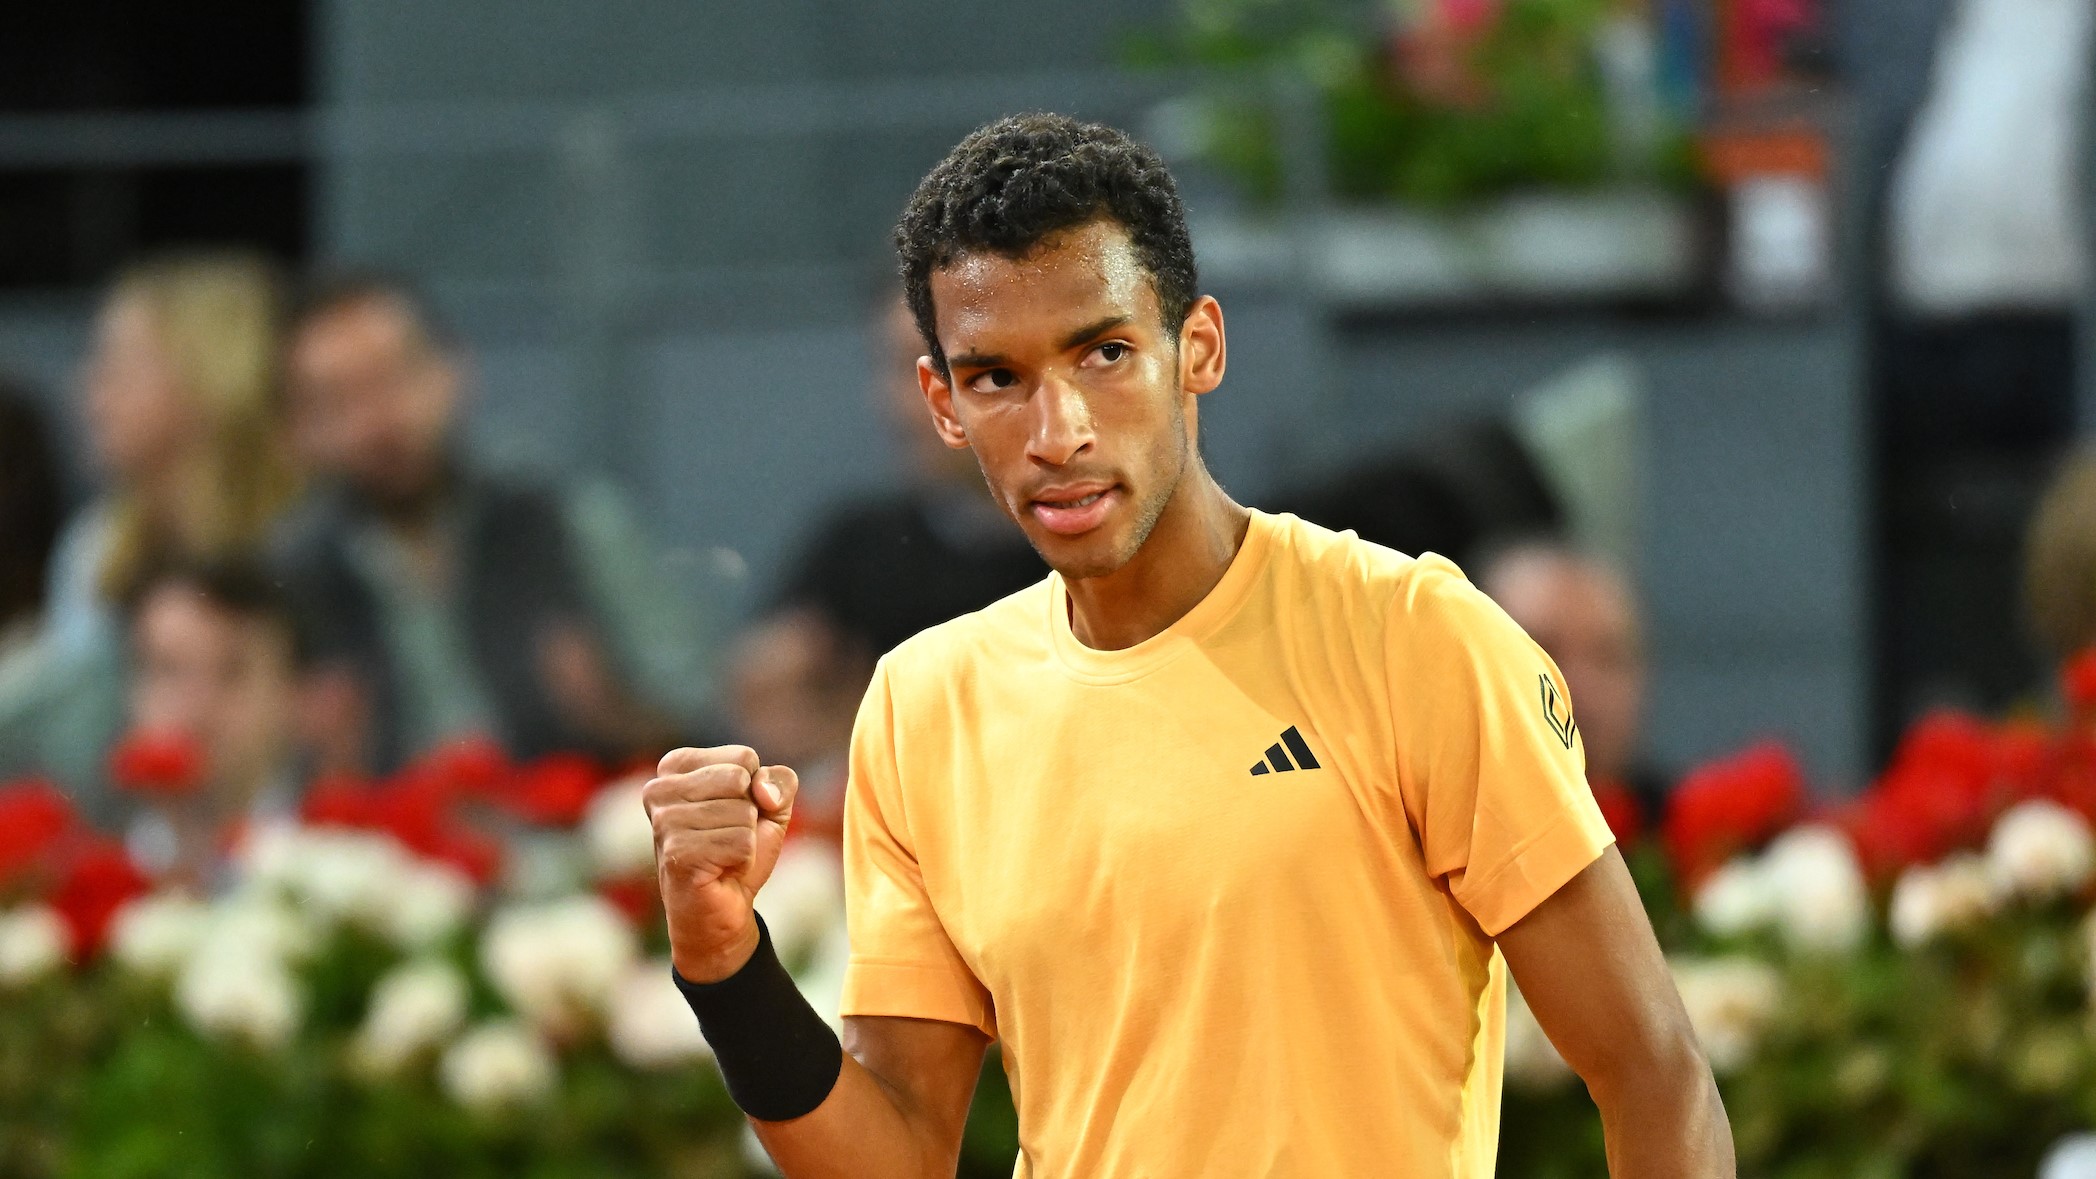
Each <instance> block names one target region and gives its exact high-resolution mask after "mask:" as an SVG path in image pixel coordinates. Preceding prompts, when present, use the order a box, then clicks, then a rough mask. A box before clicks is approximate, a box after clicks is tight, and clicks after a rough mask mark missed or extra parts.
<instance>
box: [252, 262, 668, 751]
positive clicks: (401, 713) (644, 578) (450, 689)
mask: <svg viewBox="0 0 2096 1179" xmlns="http://www.w3.org/2000/svg"><path fill="white" fill-rule="evenodd" d="M289 378H290V394H291V406H292V420H293V428H294V438H295V442H296V445H297V449H298V452H299V454H300V456H301V457H302V458H303V459H304V460H305V462H306V463H307V464H308V465H309V467H310V469H311V472H312V473H313V474H314V475H315V477H316V481H317V482H318V483H319V484H320V485H319V486H317V487H316V488H315V490H314V493H313V495H312V496H311V497H310V498H309V500H308V502H307V503H306V504H304V505H303V506H302V509H301V510H300V512H299V513H298V514H297V517H296V519H295V520H293V521H292V522H291V524H290V526H289V527H287V529H286V530H285V534H284V536H283V538H282V543H281V545H280V546H279V556H280V558H281V562H282V567H283V569H284V571H285V573H286V576H287V578H288V579H289V582H290V585H291V586H292V588H293V591H294V600H295V604H296V606H297V608H298V610H299V612H300V615H301V619H302V621H303V622H304V623H305V624H306V625H307V626H308V628H309V629H310V631H311V633H312V636H313V641H314V644H315V652H314V654H315V658H316V660H318V661H319V665H320V669H321V687H320V689H319V690H320V692H321V694H322V696H323V698H325V699H330V700H332V701H333V706H332V708H331V709H326V710H324V711H330V712H331V713H332V718H331V720H330V721H329V723H328V724H327V725H326V726H325V728H326V730H327V731H326V733H325V734H324V735H323V736H322V749H321V757H322V761H323V764H324V765H326V766H327V767H328V768H351V767H356V768H364V769H374V770H390V769H393V768H395V767H397V766H399V765H400V764H401V763H402V762H403V761H405V760H407V759H409V758H411V757H413V756H415V755H416V754H419V753H422V752H425V751H427V750H430V749H432V748H435V747H437V746H438V745H440V744H443V743H445V742H446V741H448V740H451V739H454V738H457V737H461V736H464V735H469V734H486V735H488V736H492V737H494V738H495V739H496V740H497V741H499V742H501V743H502V744H503V745H504V746H506V747H507V748H508V749H509V750H510V751H511V752H512V753H514V754H516V755H519V756H524V757H535V756H538V755H541V754H544V753H548V752H553V751H556V750H573V751H586V752H591V753H595V754H599V755H603V756H607V757H626V756H630V755H634V754H639V753H645V752H649V751H659V750H660V749H661V748H662V747H664V746H665V745H668V744H670V743H672V742H674V741H675V740H676V738H677V737H678V735H679V733H680V732H681V730H682V728H683V726H684V725H685V724H686V723H687V722H688V719H689V717H690V716H691V715H692V714H693V713H694V712H696V710H697V705H698V703H699V700H698V697H699V695H700V694H701V693H702V691H703V687H702V685H703V680H702V668H701V667H700V659H699V654H698V651H697V640H696V633H695V631H696V627H695V619H693V618H692V617H691V616H690V614H689V612H688V611H686V610H684V609H682V608H681V606H680V604H679V600H678V598H677V597H676V596H675V595H674V594H673V593H671V592H669V587H667V586H666V585H664V584H662V580H661V579H660V578H659V577H657V576H656V575H655V573H656V570H655V567H654V556H653V552H652V549H651V547H650V546H649V544H648V542H647V540H646V538H645V537H644V536H642V534H641V532H640V530H639V528H638V527H637V526H636V525H635V524H634V522H633V520H632V518H631V515H630V513H629V512H628V511H627V510H626V508H625V505H624V504H623V502H622V501H620V500H619V499H618V498H617V497H616V496H613V495H611V494H610V493H609V492H608V491H607V490H606V489H603V488H601V487H587V488H568V487H558V486H554V485H552V484H550V483H547V482H544V481H541V480H537V479H532V478H527V477H524V476H521V475H516V474H511V473H500V472H495V471H491V470H486V469H483V468H482V467H481V466H479V465H477V464H476V463H475V462H474V461H472V460H471V459H470V458H468V457H467V456H466V454H465V453H464V450H463V447H462V446H461V443H460V439H459V429H460V420H461V417H462V411H463V409H464V407H465V401H466V394H467V381H466V364H465V359H464V356H463V354H462V350H461V347H460V345H459V343H458V342H457V340H456V339H455V338H454V337H453V336H452V335H451V333H450V332H449V331H448V330H447V329H446V327H445V325H444V324H443V323H442V322H441V321H440V320H439V319H438V318H437V317H436V316H435V315H434V314H433V313H432V310H431V309H430V307H429V306H428V304H427V303H426V302H424V300H423V299H422V298H421V296H420V295H419V294H418V293H417V292H415V291H414V290H413V289H412V288H411V287H409V286H407V285H404V284H403V283H401V282H399V281H396V280H392V279H387V278H381V277H374V276H357V275H352V276H344V277H339V278H336V279H333V280H331V281H328V282H326V283H324V284H321V285H319V286H317V287H315V288H314V289H313V290H312V291H311V292H310V293H309V294H308V296H307V298H306V299H305V300H304V302H303V303H302V305H301V307H300V309H299V312H298V314H297V316H296V321H295V324H294V333H293V339H292V344H291V351H290V373H289Z"/></svg>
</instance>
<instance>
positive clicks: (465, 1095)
mask: <svg viewBox="0 0 2096 1179" xmlns="http://www.w3.org/2000/svg"><path fill="white" fill-rule="evenodd" d="M437 1075H438V1078H439V1079H440V1080H442V1081H443V1083H444V1091H445V1092H446V1093H448V1094H450V1095H451V1099H452V1100H453V1101H456V1102H458V1103H459V1104H460V1105H463V1106H465V1107H466V1108H468V1109H471V1110H476V1111H480V1112H491V1111H493V1110H497V1109H501V1108H503V1107H505V1106H512V1105H522V1104H525V1103H527V1102H530V1101H535V1100H538V1099H539V1098H542V1097H545V1096H546V1095H547V1094H549V1093H551V1092H552V1091H553V1087H554V1085H555V1084H556V1083H557V1082H558V1080H559V1073H558V1069H557V1066H556V1065H555V1063H554V1060H553V1053H552V1052H551V1051H549V1050H548V1049H547V1047H546V1043H545V1041H544V1040H541V1039H540V1038H539V1036H538V1033H536V1032H534V1031H532V1030H531V1029H530V1028H528V1027H526V1026H524V1025H523V1024H521V1023H518V1022H517V1021H515V1020H493V1021H490V1022H488V1023H484V1024H481V1025H480V1026H479V1027H477V1028H474V1029H473V1030H472V1031H470V1032H467V1033H466V1034H465V1035H464V1036H461V1037H460V1038H459V1040H458V1042H457V1043H455V1044H453V1045H452V1046H451V1048H450V1049H449V1050H448V1051H446V1052H445V1053H444V1059H443V1062H442V1063H441V1064H440V1065H439V1066H438V1070H437Z"/></svg>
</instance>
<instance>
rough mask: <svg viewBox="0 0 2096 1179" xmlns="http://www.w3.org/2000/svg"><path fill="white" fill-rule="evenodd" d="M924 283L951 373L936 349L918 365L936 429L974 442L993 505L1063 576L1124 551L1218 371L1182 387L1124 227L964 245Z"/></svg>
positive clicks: (1181, 466) (1142, 531)
mask: <svg viewBox="0 0 2096 1179" xmlns="http://www.w3.org/2000/svg"><path fill="white" fill-rule="evenodd" d="M931 291H932V304H933V306H934V308H935V309H936V313H937V324H938V333H939V343H940V345H941V346H942V347H943V348H944V350H945V353H946V356H947V358H948V363H949V366H950V371H951V379H950V380H948V379H942V378H941V377H940V376H939V374H938V372H937V371H936V370H935V369H933V368H932V366H931V364H930V362H929V361H928V360H927V361H924V362H921V363H920V364H919V366H918V379H919V382H920V384H921V385H922V387H923V389H924V392H925V395H926V397H927V398H928V399H929V400H930V402H931V406H932V413H933V418H934V420H935V422H936V423H937V425H938V427H939V432H940V434H941V436H942V437H944V438H945V440H946V442H947V444H948V445H949V446H968V447H971V448H973V449H974V451H975V459H976V462H977V464H978V465H980V466H981V467H982V472H983V477H984V478H985V479H986V480H987V481H988V483H989V486H990V492H991V494H992V496H993V497H994V498H995V499H996V501H997V503H998V504H999V506H1001V507H1002V508H1003V509H1004V511H1005V513H1006V514H1007V515H1009V516H1011V518H1012V519H1013V520H1015V521H1017V522H1018V524H1019V527H1020V528H1021V529H1022V530H1023V531H1024V532H1025V533H1026V538H1027V540H1029V541H1030V542H1032V544H1033V547H1034V548H1035V549H1036V550H1038V551H1039V552H1040V554H1041V557H1042V559H1043V560H1045V561H1047V562H1048V564H1049V565H1050V566H1052V567H1053V568H1054V569H1055V570H1056V571H1058V572H1059V573H1061V574H1062V575H1063V576H1064V577H1066V578H1072V579H1076V578H1087V577H1101V576H1104V575H1106V574H1109V573H1112V572H1114V571H1115V570H1117V569H1119V568H1120V567H1121V566H1123V565H1125V564H1127V562H1128V561H1129V559H1130V558H1132V557H1133V556H1134V555H1135V553H1136V551H1137V550H1138V549H1140V548H1141V547H1142V545H1143V542H1144V541H1145V540H1147V539H1148V538H1149V536H1150V531H1151V529H1153V528H1154V527H1156V524H1157V519H1158V517H1159V516H1160V515H1161V514H1162V513H1163V512H1164V509H1165V507H1166V505H1167V504H1169V503H1170V502H1171V499H1172V495H1173V493H1174V492H1175V491H1177V489H1178V487H1179V482H1180V477H1181V476H1182V475H1183V474H1184V473H1185V471H1186V468H1187V464H1188V462H1189V460H1190V459H1191V458H1192V456H1193V453H1194V430H1195V417H1194V408H1193V406H1194V401H1193V398H1194V394H1196V393H1201V392H1206V391H1207V387H1213V385H1212V383H1209V382H1195V383H1194V384H1195V385H1196V386H1199V385H1204V384H1205V385H1206V387H1189V382H1188V381H1187V380H1186V379H1185V378H1184V375H1183V366H1182V351H1183V350H1182V348H1181V347H1180V346H1179V343H1178V340H1177V335H1178V333H1177V331H1176V330H1167V329H1166V327H1165V325H1164V323H1163V322H1162V319H1161V316H1160V314H1159V310H1158V302H1157V292H1156V288H1155V286H1154V284H1153V283H1152V281H1151V278H1150V275H1149V273H1148V272H1147V271H1145V270H1144V269H1143V267H1142V265H1141V263H1140V262H1139V261H1138V260H1137V257H1136V253H1135V250H1134V248H1133V246H1132V245H1131V244H1130V243H1129V241H1128V237H1127V234H1126V232H1125V231H1123V230H1122V229H1121V228H1120V227H1119V226H1118V225H1115V224H1113V223H1111V222H1093V223H1091V224H1089V225H1084V226H1080V227H1078V228H1076V229H1072V230H1069V231H1067V232H1064V233H1061V234H1058V235H1056V236H1055V237H1052V238H1050V239H1048V240H1047V241H1046V242H1044V243H1042V245H1041V246H1040V247H1038V248H1037V249H1035V250H1034V252H1032V253H1031V254H1028V255H1027V256H1026V257H1024V258H1021V259H1017V260H1014V259H1010V258H1005V257H1001V256H999V255H996V254H988V253H984V254H967V255H963V256H962V257H961V258H960V259H959V260H957V261H955V262H954V263H953V264H952V265H950V266H948V267H946V268H945V269H943V270H940V271H937V272H935V273H934V274H933V275H932V277H931ZM1220 322H1221V321H1220V318H1219V316H1218V318H1217V319H1216V331H1217V339H1216V346H1217V348H1218V349H1219V347H1220V335H1219V332H1220ZM1172 326H1173V328H1174V329H1176V328H1178V326H1179V325H1177V324H1174V325H1172ZM1204 338H1205V337H1204ZM1218 361H1219V354H1218ZM1213 367H1214V370H1215V380H1217V381H1219V380H1220V378H1221V366H1220V363H1219V362H1218V363H1217V364H1215V365H1214V366H1213Z"/></svg>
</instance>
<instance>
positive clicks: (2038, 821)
mask: <svg viewBox="0 0 2096 1179" xmlns="http://www.w3.org/2000/svg"><path fill="white" fill-rule="evenodd" d="M1987 867H1988V869H1989V870H1990V871H1992V872H1993V874H1994V879H1995V881H1996V883H1998V884H1999V885H2001V886H2002V887H2003V888H2004V889H2006V890H2007V891H2009V892H2011V893H2013V894H2015V895H2017V896H2023V897H2028V898H2030V899H2032V900H2049V899H2051V898H2053V897H2056V896H2060V895H2063V894H2066V893H2071V892H2074V891H2075V890H2077V889H2079V888H2081V886H2082V885H2084V884H2087V883H2088V882H2089V874H2090V872H2091V870H2092V869H2096V839H2092V838H2091V836H2090V834H2089V824H2088V822H2087V820H2085V819H2083V818H2082V817H2081V816H2080V815H2077V814H2075V813H2074V812H2073V811H2070V810H2068V809H2067V808H2066V807H2063V806H2061V805H2060V804H2058V803H2056V802H2048V801H2046V800H2044V799H2033V800H2032V801H2030V802H2024V803H2018V804H2017V805H2015V806H2013V807H2010V808H2009V810H2008V812H2007V813H2006V814H2004V815H2002V817H2001V818H2000V819H1998V820H1996V821H1995V824H1994V833H1993V834H1992V835H1991V836H1989V837H1988V839H1987Z"/></svg>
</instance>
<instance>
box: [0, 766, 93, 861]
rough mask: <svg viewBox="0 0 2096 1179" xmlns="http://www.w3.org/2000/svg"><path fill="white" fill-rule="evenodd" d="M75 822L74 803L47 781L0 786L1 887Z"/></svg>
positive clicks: (41, 856)
mask: <svg viewBox="0 0 2096 1179" xmlns="http://www.w3.org/2000/svg"><path fill="white" fill-rule="evenodd" d="M74 822H75V816H74V814H73V804H72V803H70V802H67V801H66V797H65V795H63V794H60V793H59V792H58V788H57V787H55V786H53V785H51V784H50V783H49V782H45V781H42V780H40V779H35V778H31V779H28V780H26V781H22V782H16V783H14V784H12V785H9V786H4V787H0V888H4V887H6V886H7V884H8V883H9V882H10V881H12V880H14V879H15V878H16V877H17V876H20V875H21V874H22V873H23V872H25V871H27V870H28V869H30V868H31V867H33V866H35V865H36V864H37V863H39V862H41V861H43V860H44V859H45V858H47V857H48V856H49V855H50V853H51V851H52V849H53V848H54V847H56V846H57V844H58V842H59V840H60V839H61V838H62V837H63V836H64V835H65V833H66V832H68V831H70V830H72V829H73V825H74Z"/></svg>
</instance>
